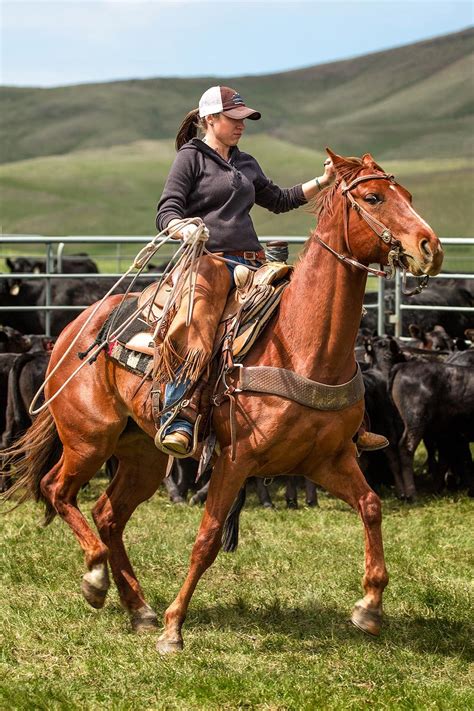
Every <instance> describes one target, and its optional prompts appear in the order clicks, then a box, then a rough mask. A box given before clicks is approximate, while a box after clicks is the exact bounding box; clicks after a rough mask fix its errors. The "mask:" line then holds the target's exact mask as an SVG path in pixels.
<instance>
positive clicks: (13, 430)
mask: <svg viewBox="0 0 474 711" xmlns="http://www.w3.org/2000/svg"><path fill="white" fill-rule="evenodd" d="M50 355H51V354H50V353H48V352H46V351H33V352H30V353H22V354H21V355H19V356H18V357H17V358H15V360H14V362H13V363H12V367H11V369H10V372H9V375H8V394H7V406H6V412H5V428H4V432H3V444H2V449H4V448H6V447H9V446H10V445H11V444H13V442H14V441H15V440H16V439H17V438H18V437H19V436H20V435H21V434H23V432H25V431H26V430H27V429H28V427H29V426H30V425H31V416H30V414H29V412H28V409H29V407H30V405H31V402H32V400H33V398H34V396H35V394H36V392H37V391H38V389H39V388H40V386H41V385H42V383H43V382H44V378H45V374H46V368H47V367H48V363H49V359H50ZM43 401H44V400H43V398H40V399H39V401H38V406H39V405H40V404H41V403H42V402H43Z"/></svg>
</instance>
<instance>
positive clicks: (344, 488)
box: [305, 447, 388, 635]
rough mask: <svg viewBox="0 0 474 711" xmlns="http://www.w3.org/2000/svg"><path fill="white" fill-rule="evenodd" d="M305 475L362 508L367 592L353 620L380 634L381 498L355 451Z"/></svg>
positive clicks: (382, 578)
mask: <svg viewBox="0 0 474 711" xmlns="http://www.w3.org/2000/svg"><path fill="white" fill-rule="evenodd" d="M351 449H352V447H351ZM309 466H310V465H309ZM305 476H307V477H308V478H310V479H312V480H313V481H314V482H315V483H317V484H321V486H323V487H324V488H325V489H326V490H327V491H328V492H329V493H331V494H334V495H335V496H337V497H338V498H340V499H342V500H343V501H346V502H347V503H348V504H349V505H350V506H352V507H353V508H354V509H356V510H358V511H359V514H360V517H361V519H362V522H363V524H364V529H365V575H364V577H363V580H362V584H363V587H364V591H365V595H364V597H363V598H362V600H359V601H358V602H357V603H356V605H355V607H354V610H353V613H352V617H351V621H352V622H353V624H354V625H355V626H356V627H359V629H361V630H363V631H364V632H368V633H369V634H372V635H378V634H379V633H380V627H381V623H382V594H383V591H384V588H385V587H386V585H387V583H388V574H387V569H386V567H385V560H384V554H383V543H382V507H381V503H380V499H379V497H378V496H377V494H376V493H375V492H374V491H373V490H372V489H371V488H370V486H369V485H368V484H367V482H366V480H365V478H364V475H363V474H362V472H361V470H360V468H359V465H358V464H357V461H356V458H355V456H354V453H353V452H352V451H346V452H344V453H343V454H342V455H341V456H339V457H338V458H337V459H335V460H334V464H333V466H327V464H325V465H324V466H323V467H321V468H318V470H317V471H311V469H308V471H305Z"/></svg>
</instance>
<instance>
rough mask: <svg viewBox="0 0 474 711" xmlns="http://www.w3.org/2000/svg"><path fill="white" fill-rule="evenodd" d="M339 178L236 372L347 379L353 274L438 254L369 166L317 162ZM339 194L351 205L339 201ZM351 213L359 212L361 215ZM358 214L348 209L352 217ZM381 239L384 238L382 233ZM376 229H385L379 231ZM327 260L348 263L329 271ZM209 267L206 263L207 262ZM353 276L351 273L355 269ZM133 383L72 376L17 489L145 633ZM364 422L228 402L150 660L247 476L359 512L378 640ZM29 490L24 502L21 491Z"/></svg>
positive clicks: (147, 454) (372, 499) (401, 199)
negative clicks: (132, 522) (197, 517)
mask: <svg viewBox="0 0 474 711" xmlns="http://www.w3.org/2000/svg"><path fill="white" fill-rule="evenodd" d="M328 153H329V155H330V157H331V158H332V160H333V162H334V165H335V168H336V171H337V179H336V183H335V185H334V186H333V187H332V188H331V189H329V190H327V191H326V194H325V195H324V194H323V196H322V202H321V203H320V204H319V225H318V230H317V233H316V232H313V233H312V234H311V236H310V238H309V240H308V242H307V245H306V247H305V250H304V252H303V254H302V256H301V258H300V259H299V261H298V264H297V265H296V268H295V271H294V274H293V277H292V280H291V282H290V285H289V286H288V287H287V289H286V291H285V292H284V295H283V298H282V301H281V305H280V310H279V313H278V315H277V316H276V317H275V319H274V321H273V322H272V327H271V328H267V329H266V330H265V332H264V333H263V335H262V336H261V338H260V341H259V342H258V343H257V345H256V346H255V347H254V349H253V350H252V351H251V353H250V354H249V355H248V356H247V358H246V365H271V366H275V367H281V368H286V369H289V370H293V371H294V372H296V373H298V374H299V375H302V376H305V377H306V378H309V379H311V380H316V381H319V382H322V383H326V384H329V385H339V384H342V383H346V382H347V381H349V380H350V379H351V378H352V377H353V376H354V373H355V371H356V362H355V358H354V345H355V339H356V334H357V329H358V326H359V322H360V316H361V311H362V301H363V296H364V291H365V285H366V279H367V271H365V269H364V268H361V269H359V268H357V267H356V266H354V264H353V262H354V261H355V260H357V261H358V262H359V263H362V264H363V265H366V266H367V265H369V264H370V263H373V262H375V263H380V264H387V260H388V254H389V249H390V247H393V244H394V242H393V239H392V237H391V238H390V243H388V242H389V240H388V239H387V235H388V234H390V233H391V235H393V238H395V239H396V240H397V242H396V244H397V245H398V250H399V251H398V260H399V262H401V265H402V266H404V267H407V268H408V269H409V270H410V271H411V273H412V274H413V275H415V276H421V275H430V274H437V273H438V272H439V270H440V268H441V263H442V259H443V253H442V249H441V246H440V243H439V241H438V239H437V237H436V235H435V234H434V232H433V231H432V229H431V228H430V227H429V225H428V224H427V223H426V222H425V221H424V220H423V219H422V218H421V217H420V216H419V215H418V214H417V213H416V212H415V210H414V209H413V207H412V206H411V196H410V194H409V193H408V192H407V190H405V189H404V188H403V187H402V186H400V185H399V184H397V183H396V182H395V180H394V179H393V178H391V176H388V175H386V174H385V173H384V172H383V170H382V169H381V168H380V166H378V165H377V164H376V163H375V162H374V160H373V159H372V157H371V156H370V155H368V154H366V155H365V156H364V157H363V158H362V159H353V158H350V159H349V158H342V157H341V156H337V155H335V154H334V153H332V152H331V151H328ZM348 193H349V195H348ZM359 207H362V208H363V210H360V209H359ZM351 208H355V209H351ZM382 228H383V229H382ZM384 230H385V231H384ZM321 240H322V242H324V243H326V244H327V245H329V247H330V248H331V249H332V250H335V252H337V253H339V255H341V254H345V255H346V256H348V257H350V258H352V260H353V262H352V264H351V263H349V262H347V261H344V260H342V259H338V258H336V257H335V256H334V253H331V251H329V250H328V249H327V248H326V247H325V246H324V245H323V244H322V243H321ZM206 258H207V257H203V259H206ZM360 266H361V264H359V267H360ZM121 298H122V297H121V296H120V295H119V296H113V297H109V298H108V299H107V300H106V301H105V302H104V303H103V305H102V306H101V308H100V309H99V311H98V312H97V313H96V315H95V316H94V318H93V319H92V320H91V322H90V323H89V324H88V326H87V328H86V329H85V331H84V333H83V334H82V335H81V337H80V339H79V340H78V343H77V349H76V348H75V349H74V352H71V353H70V354H69V355H68V356H67V358H66V359H65V361H64V363H63V365H62V367H61V369H60V372H58V373H56V374H54V376H53V377H52V379H51V381H50V382H49V384H48V388H47V392H46V395H47V396H52V395H53V394H54V393H55V392H56V391H57V390H58V389H59V387H60V386H61V384H62V382H64V380H65V379H66V378H67V377H68V376H69V375H70V374H71V373H72V372H73V371H74V369H75V368H76V366H77V364H78V359H77V355H76V351H79V350H85V349H86V348H87V346H88V345H89V344H90V343H91V342H92V341H93V340H94V338H95V336H96V334H97V332H98V331H99V329H100V327H101V325H102V324H103V323H104V321H105V319H106V317H107V315H108V314H109V313H110V311H111V310H112V308H113V307H114V306H115V305H116V304H117V303H118V301H119V300H120V299H121ZM90 311H91V309H90V308H89V309H88V310H87V311H85V312H84V313H82V314H81V315H80V316H79V317H78V318H77V319H76V320H75V321H74V322H73V323H71V324H69V326H67V328H66V329H65V330H64V331H63V333H62V334H61V335H60V337H59V339H58V341H57V343H56V345H55V347H54V350H53V353H52V357H51V366H50V367H52V366H54V365H55V363H57V362H58V360H59V358H60V357H61V355H62V354H63V353H64V351H65V350H66V348H67V346H68V344H69V343H70V342H71V339H72V338H73V337H74V335H75V334H76V333H77V332H78V331H79V329H80V327H81V326H82V324H84V322H85V320H86V319H87V317H88V314H89V313H90ZM138 382H139V381H138V377H137V376H136V375H133V374H131V373H130V372H128V371H127V370H125V369H124V368H123V367H122V366H120V365H118V364H117V363H116V362H115V361H113V360H111V359H110V358H108V357H107V356H106V355H105V354H104V353H103V352H102V353H101V354H100V356H99V357H98V358H97V360H96V361H95V362H94V363H93V364H91V365H90V366H89V365H88V366H86V367H85V368H83V369H82V370H81V371H80V373H78V375H77V376H76V378H75V379H73V380H72V382H71V383H70V384H69V385H68V386H67V387H66V388H65V389H64V391H63V392H61V394H60V395H59V396H58V397H57V399H55V400H54V401H52V402H51V404H50V406H49V409H47V410H45V411H44V412H42V413H41V415H40V416H39V417H38V418H37V419H36V421H35V423H34V424H33V426H32V427H31V428H30V430H29V431H28V432H27V433H26V434H25V435H24V437H23V439H22V440H20V442H19V443H18V445H17V448H16V454H17V455H18V454H23V455H24V459H23V462H22V463H20V464H19V465H17V470H18V471H19V472H20V475H21V476H20V479H19V482H18V486H17V487H16V488H17V489H18V488H19V487H20V486H21V485H25V484H26V485H27V487H28V492H29V493H33V494H35V496H36V498H37V499H39V498H41V499H42V500H43V501H44V502H45V503H46V520H47V521H49V520H51V519H52V517H53V516H54V515H55V514H56V513H57V514H59V515H60V516H61V518H63V519H64V521H65V522H66V523H67V524H68V525H69V526H70V527H71V529H72V531H73V533H74V535H75V536H76V538H77V540H78V541H79V544H80V546H81V548H82V549H83V551H84V554H85V563H86V566H87V572H86V573H85V574H84V576H83V581H82V591H83V594H84V596H85V598H86V600H87V601H88V602H89V603H90V604H91V605H92V606H94V607H102V605H103V604H104V601H105V596H106V594H107V589H108V587H109V578H108V564H109V565H110V568H111V570H112V574H113V577H114V579H115V582H116V585H117V588H118V591H119V594H120V599H121V602H122V604H123V606H124V607H125V609H126V610H127V611H128V612H129V614H130V616H131V620H132V625H133V627H134V629H136V630H140V631H141V630H146V629H150V628H151V629H154V628H156V626H157V620H156V615H155V613H154V611H153V610H152V609H151V608H150V607H149V605H148V604H147V603H146V601H145V597H144V594H143V592H142V589H141V587H140V585H139V583H138V580H137V577H136V575H135V573H134V571H133V568H132V566H131V564H130V561H129V559H128V556H127V553H126V550H125V547H124V544H123V540H122V534H123V530H124V528H125V525H126V523H127V521H128V520H129V518H130V516H131V514H132V513H133V511H134V510H135V508H136V507H137V506H138V505H139V504H140V503H141V502H143V501H145V500H146V499H148V498H149V497H151V496H152V495H153V494H154V492H155V491H156V489H157V487H158V486H159V484H160V482H161V481H162V479H163V477H164V475H165V470H166V465H167V457H166V456H165V455H164V454H162V453H161V452H160V451H158V450H157V449H156V448H155V446H154V444H153V437H154V434H155V428H154V424H153V418H152V413H151V404H150V398H149V397H148V392H146V390H147V388H145V387H142V388H140V389H139V390H138V391H137V384H138ZM363 412H364V403H363V400H361V401H359V402H358V403H356V404H355V405H351V406H349V407H346V408H345V409H343V410H340V411H321V410H313V409H310V408H308V407H306V406H303V405H300V404H297V403H296V402H294V401H292V400H289V399H284V398H281V397H278V396H275V395H268V394H264V395H262V394H257V393H251V392H244V393H240V394H238V395H237V396H236V416H235V448H236V449H235V452H236V457H235V461H233V459H232V456H231V441H230V440H231V437H230V426H229V407H228V404H227V403H226V404H224V405H221V406H220V407H219V408H216V410H215V412H214V427H215V431H216V433H217V437H218V441H219V443H220V455H219V457H218V459H217V462H216V464H215V468H214V471H213V474H212V478H211V484H210V488H209V495H208V498H207V502H206V508H205V512H204V515H203V518H202V522H201V525H200V528H199V532H198V535H197V538H196V542H195V544H194V547H193V550H192V555H191V561H190V567H189V572H188V575H187V577H186V579H185V581H184V584H183V586H182V588H181V590H180V592H179V594H178V596H177V597H176V599H175V600H174V602H173V603H172V604H171V605H170V607H169V608H168V609H167V611H166V613H165V630H164V633H163V634H162V636H161V637H160V639H159V641H158V649H159V651H160V652H161V653H168V652H173V651H176V650H179V649H181V648H182V646H183V640H182V634H181V628H182V624H183V622H184V619H185V616H186V611H187V608H188V605H189V602H190V599H191V596H192V594H193V591H194V589H195V587H196V585H197V583H198V581H199V579H200V577H201V576H202V575H203V573H204V571H205V570H206V569H207V568H208V567H209V566H210V565H211V564H212V563H213V561H214V559H215V557H216V555H217V553H218V551H219V548H220V546H221V534H222V529H223V525H224V522H225V519H226V516H227V514H228V512H229V510H230V508H231V506H232V503H233V501H234V500H235V499H236V496H237V494H238V492H239V490H240V489H241V487H242V486H243V484H244V482H245V480H246V478H247V477H250V476H259V477H273V476H278V475H280V474H282V473H283V474H302V475H304V476H306V477H307V478H308V479H310V480H312V481H313V482H315V483H317V484H320V485H321V486H323V487H324V488H325V489H326V490H327V491H328V492H330V493H331V494H333V495H334V496H337V497H338V498H340V499H342V500H344V501H345V502H347V503H348V504H349V505H350V506H352V507H353V508H354V509H356V510H358V511H359V514H360V517H361V519H362V523H363V525H364V529H365V575H364V577H363V587H364V591H365V594H364V597H363V598H362V599H361V600H360V601H359V602H358V603H356V606H355V608H354V611H353V615H352V621H353V622H354V624H356V625H357V626H358V627H359V628H361V629H362V630H364V631H365V632H369V633H371V634H378V633H379V631H380V626H381V618H382V593H383V590H384V588H385V586H386V585H387V582H388V576H387V571H386V568H385V562H384V555H383V545H382V533H381V505H380V501H379V498H378V497H377V496H376V494H375V493H374V492H373V491H372V489H371V488H370V487H369V486H368V485H367V483H366V481H365V479H364V476H363V474H362V473H361V470H360V468H359V465H358V462H357V451H356V447H355V445H354V443H353V437H354V435H355V433H356V432H357V430H358V428H359V425H360V423H361V420H362V416H363ZM112 455H114V456H115V457H116V458H117V460H118V461H119V466H118V470H117V473H116V475H115V477H114V479H113V481H112V482H111V484H110V485H109V487H108V488H107V490H106V491H105V492H104V493H103V494H102V495H101V497H100V498H99V500H98V501H97V503H96V504H95V506H94V509H93V518H94V521H95V523H96V526H97V529H98V532H99V537H98V536H97V535H96V534H95V533H94V532H93V531H92V529H91V528H90V526H89V524H88V522H87V521H86V519H85V518H84V516H83V514H82V513H81V511H80V510H79V507H78V505H77V499H76V497H77V494H78V491H79V489H80V487H81V486H82V485H83V484H85V483H86V482H87V481H89V479H90V478H91V477H92V476H93V475H94V474H95V472H97V471H98V469H100V467H101V466H102V464H103V463H104V462H105V461H106V460H107V459H108V458H109V457H111V456H112ZM28 492H27V493H28Z"/></svg>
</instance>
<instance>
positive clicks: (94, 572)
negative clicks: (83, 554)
mask: <svg viewBox="0 0 474 711" xmlns="http://www.w3.org/2000/svg"><path fill="white" fill-rule="evenodd" d="M109 586H110V580H109V572H108V570H107V565H105V564H104V563H101V564H100V565H94V566H93V567H92V569H91V570H89V571H88V572H87V573H85V575H84V576H83V578H82V583H81V590H82V594H83V595H84V597H85V599H86V600H87V602H88V603H89V605H91V606H92V607H95V608H96V610H100V608H101V607H103V606H104V602H105V598H106V597H107V591H108V589H109Z"/></svg>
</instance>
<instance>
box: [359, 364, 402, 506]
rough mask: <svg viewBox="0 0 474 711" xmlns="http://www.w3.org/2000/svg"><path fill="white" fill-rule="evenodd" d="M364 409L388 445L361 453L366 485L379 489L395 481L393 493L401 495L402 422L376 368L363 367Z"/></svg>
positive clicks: (381, 373) (384, 375)
mask: <svg viewBox="0 0 474 711" xmlns="http://www.w3.org/2000/svg"><path fill="white" fill-rule="evenodd" d="M362 377H363V379H364V386H365V410H366V413H367V415H368V419H369V423H370V429H371V431H372V432H377V433H378V434H381V435H384V437H386V438H387V439H388V441H389V446H388V447H386V448H385V449H382V450H380V451H379V452H367V453H362V456H361V458H360V465H361V468H362V471H363V472H364V476H365V478H366V479H367V481H368V483H369V484H370V486H371V487H372V488H373V489H375V490H376V491H380V487H381V486H382V485H385V486H392V484H393V483H395V489H396V492H397V495H398V496H399V497H401V498H403V497H404V486H403V481H402V478H401V462H400V456H399V452H398V441H399V439H400V437H401V434H402V432H403V424H402V421H401V419H400V416H399V414H398V411H397V409H396V408H395V407H394V405H393V402H392V400H391V398H390V395H389V393H388V388H387V385H388V376H387V374H386V373H384V372H382V371H381V370H379V369H378V368H376V367H375V368H368V369H367V368H363V369H362Z"/></svg>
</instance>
